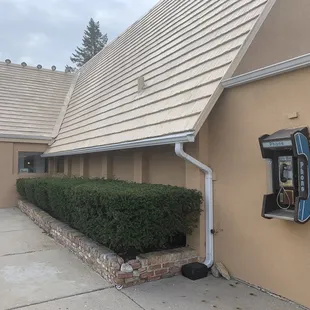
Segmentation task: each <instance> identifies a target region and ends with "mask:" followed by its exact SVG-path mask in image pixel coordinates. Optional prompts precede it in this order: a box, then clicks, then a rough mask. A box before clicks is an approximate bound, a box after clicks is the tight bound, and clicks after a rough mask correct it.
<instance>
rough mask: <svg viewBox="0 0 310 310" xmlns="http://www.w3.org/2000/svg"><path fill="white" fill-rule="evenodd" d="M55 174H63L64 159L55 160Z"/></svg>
mask: <svg viewBox="0 0 310 310" xmlns="http://www.w3.org/2000/svg"><path fill="white" fill-rule="evenodd" d="M56 165H57V166H56V172H57V173H64V172H65V159H64V157H58V158H57V159H56Z"/></svg>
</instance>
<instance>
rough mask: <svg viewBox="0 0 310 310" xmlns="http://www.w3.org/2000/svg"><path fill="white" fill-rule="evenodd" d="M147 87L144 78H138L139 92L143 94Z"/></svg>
mask: <svg viewBox="0 0 310 310" xmlns="http://www.w3.org/2000/svg"><path fill="white" fill-rule="evenodd" d="M144 87H145V81H144V76H140V77H138V92H141V91H142V90H143V89H144Z"/></svg>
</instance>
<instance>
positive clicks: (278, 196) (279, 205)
mask: <svg viewBox="0 0 310 310" xmlns="http://www.w3.org/2000/svg"><path fill="white" fill-rule="evenodd" d="M282 191H283V193H284V194H285V195H286V197H287V200H288V202H289V205H288V207H283V206H281V204H280V202H279V198H280V194H281V192H282ZM277 205H278V207H279V208H280V209H282V210H288V209H289V208H290V207H291V199H290V196H289V195H288V193H287V192H286V190H285V188H284V187H283V186H281V187H280V190H279V192H278V195H277Z"/></svg>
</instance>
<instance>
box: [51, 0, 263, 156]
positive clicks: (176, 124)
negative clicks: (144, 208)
mask: <svg viewBox="0 0 310 310" xmlns="http://www.w3.org/2000/svg"><path fill="white" fill-rule="evenodd" d="M266 2H267V1H266V0H208V1H207V0H203V1H198V0H182V1H180V0H164V1H161V2H160V3H159V4H158V5H157V6H155V8H154V9H153V10H151V11H150V12H149V13H148V14H147V15H146V16H144V17H143V18H142V19H141V20H139V21H138V22H137V23H135V24H134V25H133V26H132V27H130V28H129V29H128V30H127V31H126V32H125V33H123V34H122V35H121V36H120V37H119V38H118V39H116V40H115V41H113V42H112V43H111V44H110V45H108V46H107V47H106V48H105V49H104V50H103V51H102V52H101V53H99V54H98V55H97V56H96V57H94V58H93V59H92V60H91V61H90V62H89V63H88V64H87V65H86V66H85V67H84V68H83V69H82V70H81V74H80V77H79V79H78V81H77V84H76V88H75V90H74V93H73V96H72V98H71V101H70V104H69V107H68V109H67V112H66V115H65V118H64V121H63V123H62V126H61V128H60V132H59V135H58V137H57V139H56V141H55V142H54V143H53V145H52V147H51V148H50V149H49V150H48V152H47V153H58V152H65V151H69V150H76V149H82V148H88V147H96V146H101V145H111V144H115V143H122V142H127V141H133V140H140V139H146V138H150V137H159V136H164V135H168V134H173V133H180V132H185V131H191V130H193V131H194V130H195V126H196V124H197V122H198V120H199V117H200V116H201V113H202V111H203V110H204V109H205V108H206V107H207V106H208V103H209V101H210V98H211V97H212V96H213V94H214V93H215V91H216V89H217V88H218V87H219V85H220V81H221V79H222V78H223V76H224V75H225V74H226V73H227V70H228V69H229V67H230V64H231V63H232V61H233V60H234V59H235V58H236V56H237V55H238V52H239V50H240V47H241V46H242V45H243V44H244V42H245V41H246V39H247V37H248V35H249V33H250V31H251V30H252V29H253V27H254V25H255V23H256V21H257V19H258V17H259V16H260V15H261V13H262V12H263V10H264V8H265V6H266ZM141 76H143V77H144V79H145V88H144V89H143V90H142V91H141V92H138V78H139V77H141Z"/></svg>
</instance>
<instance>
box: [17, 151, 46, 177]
mask: <svg viewBox="0 0 310 310" xmlns="http://www.w3.org/2000/svg"><path fill="white" fill-rule="evenodd" d="M42 154H43V153H38V152H18V173H47V172H48V162H47V159H45V158H42V157H41V155H42Z"/></svg>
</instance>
